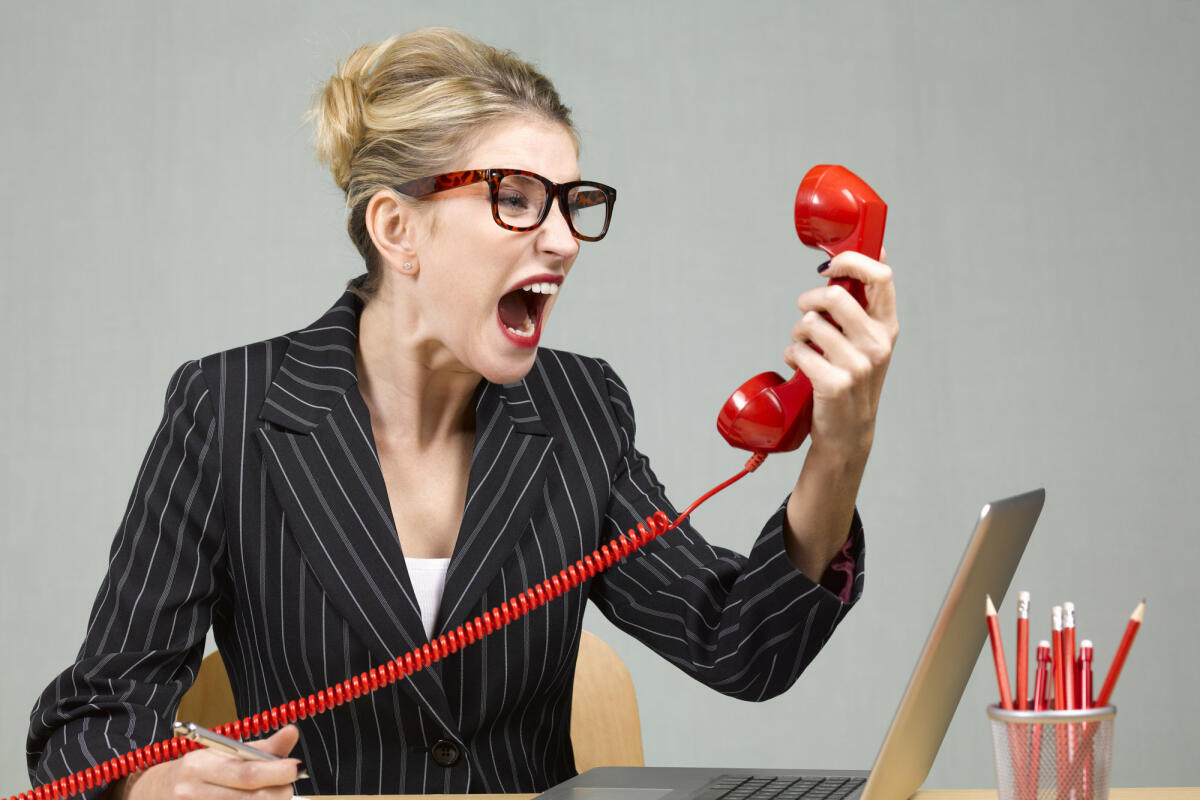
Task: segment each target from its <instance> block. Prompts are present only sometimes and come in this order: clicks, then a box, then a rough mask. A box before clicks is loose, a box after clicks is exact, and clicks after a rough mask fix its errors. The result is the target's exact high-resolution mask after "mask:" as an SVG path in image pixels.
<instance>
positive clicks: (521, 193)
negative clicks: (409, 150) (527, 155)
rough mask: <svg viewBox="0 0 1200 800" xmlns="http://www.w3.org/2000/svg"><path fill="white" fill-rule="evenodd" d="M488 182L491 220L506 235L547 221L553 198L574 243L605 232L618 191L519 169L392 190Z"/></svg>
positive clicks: (422, 191)
mask: <svg viewBox="0 0 1200 800" xmlns="http://www.w3.org/2000/svg"><path fill="white" fill-rule="evenodd" d="M481 181H487V185H488V188H489V189H490V190H491V196H492V219H494V220H496V224H497V225H499V226H500V227H501V228H505V229H507V230H510V231H531V230H533V229H534V228H536V227H538V226H539V225H541V224H542V223H543V222H545V221H546V216H547V215H548V214H549V213H550V206H552V205H553V204H554V200H555V198H557V199H558V208H559V210H560V211H562V215H563V218H564V219H566V221H567V227H568V228H570V229H571V233H572V234H573V235H574V236H575V238H576V239H582V240H583V241H585V242H596V241H599V240H600V239H603V238H604V234H606V233H608V222H609V220H610V219H611V218H612V207H613V204H614V203H615V202H616V201H617V190H616V189H614V188H612V187H611V186H605V185H604V184H603V183H595V182H593V181H567V182H566V183H554V182H553V181H550V180H547V179H546V178H543V177H542V176H541V175H538V174H537V173H534V172H526V171H525V170H523V169H468V170H463V171H461V172H447V173H445V174H443V175H434V176H433V177H430V178H418V179H417V180H415V181H409V182H408V183H402V184H400V185H399V186H397V187H396V191H397V192H400V194H403V195H408V196H409V197H428V196H429V195H431V194H436V193H437V192H444V191H446V190H448V189H457V188H458V187H459V186H468V185H470V184H472V183H479V182H481Z"/></svg>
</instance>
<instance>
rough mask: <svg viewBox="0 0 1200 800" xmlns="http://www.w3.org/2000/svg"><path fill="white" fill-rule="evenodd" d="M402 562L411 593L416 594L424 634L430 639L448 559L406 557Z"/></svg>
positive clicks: (448, 565)
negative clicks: (410, 585)
mask: <svg viewBox="0 0 1200 800" xmlns="http://www.w3.org/2000/svg"><path fill="white" fill-rule="evenodd" d="M404 563H405V565H406V566H407V567H408V577H409V580H411V581H412V586H413V594H415V595H416V596H417V605H418V606H419V607H420V608H421V624H422V625H424V626H425V636H426V637H427V638H428V639H431V640H432V639H433V626H434V625H435V624H436V623H437V615H438V609H439V608H441V605H442V592H443V591H445V589H446V570H447V569H449V567H450V559H448V558H407V557H406V558H405V559H404Z"/></svg>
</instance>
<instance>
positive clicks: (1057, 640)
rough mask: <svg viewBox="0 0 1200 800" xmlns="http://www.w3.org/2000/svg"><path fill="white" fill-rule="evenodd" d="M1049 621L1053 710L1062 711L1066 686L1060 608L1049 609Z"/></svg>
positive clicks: (1065, 697)
mask: <svg viewBox="0 0 1200 800" xmlns="http://www.w3.org/2000/svg"><path fill="white" fill-rule="evenodd" d="M1050 621H1051V624H1052V627H1053V628H1054V635H1053V636H1052V637H1050V641H1052V642H1053V643H1054V710H1055V711H1062V710H1063V709H1065V708H1066V705H1064V701H1065V700H1066V699H1067V684H1066V681H1065V680H1064V678H1063V624H1062V606H1054V607H1053V608H1051V609H1050Z"/></svg>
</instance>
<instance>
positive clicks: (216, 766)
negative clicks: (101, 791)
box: [112, 725, 300, 800]
mask: <svg viewBox="0 0 1200 800" xmlns="http://www.w3.org/2000/svg"><path fill="white" fill-rule="evenodd" d="M299 739H300V731H299V730H298V729H297V728H296V726H295V725H288V726H286V727H284V728H282V729H280V730H279V731H277V732H276V733H275V735H274V736H271V737H270V738H269V739H262V740H260V741H257V742H247V744H249V745H250V746H251V747H256V748H258V749H259V750H262V751H263V752H266V753H270V754H272V755H276V756H281V758H280V760H278V761H243V760H242V759H240V758H238V757H237V756H233V755H230V754H228V753H222V752H219V751H217V750H210V749H208V748H201V749H199V750H193V751H192V752H190V753H188V754H187V755H185V756H182V757H181V758H177V759H175V760H174V761H168V762H166V763H164V764H158V765H157V766H154V767H151V768H150V769H147V770H144V771H143V772H135V773H134V774H132V775H130V776H129V777H127V778H125V779H124V780H122V781H120V782H119V783H117V784H116V786H114V787H113V794H112V800H249V799H250V798H254V800H292V796H293V794H292V782H293V781H295V780H296V776H297V775H298V774H299V772H300V761H299V760H298V759H295V758H282V756H286V755H287V754H288V753H290V752H291V751H292V748H293V747H295V746H296V742H297V741H298V740H299Z"/></svg>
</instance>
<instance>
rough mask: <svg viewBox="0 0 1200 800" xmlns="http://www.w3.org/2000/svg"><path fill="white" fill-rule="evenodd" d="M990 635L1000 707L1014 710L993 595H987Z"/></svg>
mask: <svg viewBox="0 0 1200 800" xmlns="http://www.w3.org/2000/svg"><path fill="white" fill-rule="evenodd" d="M987 626H988V636H990V637H991V639H992V658H994V659H995V661H996V682H997V683H999V684H1000V707H1001V708H1003V709H1004V710H1006V711H1012V707H1013V702H1012V690H1011V689H1010V688H1009V687H1008V664H1006V663H1005V660H1004V643H1003V642H1002V641H1000V620H999V619H998V618H997V617H996V606H995V605H993V604H992V596H991V595H990V594H989V595H988V596H987Z"/></svg>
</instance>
